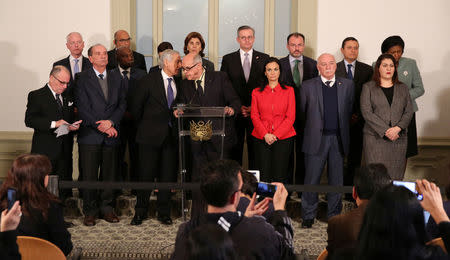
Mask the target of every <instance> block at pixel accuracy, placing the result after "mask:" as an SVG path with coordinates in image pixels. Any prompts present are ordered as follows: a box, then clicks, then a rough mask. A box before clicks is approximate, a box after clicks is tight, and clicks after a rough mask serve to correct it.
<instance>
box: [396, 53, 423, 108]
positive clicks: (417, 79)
mask: <svg viewBox="0 0 450 260" xmlns="http://www.w3.org/2000/svg"><path fill="white" fill-rule="evenodd" d="M397 72H398V80H399V81H401V82H403V83H405V85H406V86H408V89H409V94H410V96H411V101H412V106H413V110H414V112H416V111H417V110H419V108H418V107H417V103H416V98H418V97H420V96H422V95H423V94H424V93H425V89H424V88H423V82H422V77H421V76H420V71H419V68H418V67H417V63H416V61H415V60H413V59H410V58H406V57H401V58H400V60H399V61H398V67H397Z"/></svg>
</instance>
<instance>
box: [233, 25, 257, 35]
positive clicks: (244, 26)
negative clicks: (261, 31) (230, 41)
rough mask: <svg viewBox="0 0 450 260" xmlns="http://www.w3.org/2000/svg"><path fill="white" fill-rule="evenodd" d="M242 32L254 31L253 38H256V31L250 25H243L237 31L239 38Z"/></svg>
mask: <svg viewBox="0 0 450 260" xmlns="http://www.w3.org/2000/svg"><path fill="white" fill-rule="evenodd" d="M242 30H252V32H253V36H255V29H253V28H252V27H250V26H249V25H242V26H240V27H239V28H238V29H237V37H239V32H240V31H242Z"/></svg>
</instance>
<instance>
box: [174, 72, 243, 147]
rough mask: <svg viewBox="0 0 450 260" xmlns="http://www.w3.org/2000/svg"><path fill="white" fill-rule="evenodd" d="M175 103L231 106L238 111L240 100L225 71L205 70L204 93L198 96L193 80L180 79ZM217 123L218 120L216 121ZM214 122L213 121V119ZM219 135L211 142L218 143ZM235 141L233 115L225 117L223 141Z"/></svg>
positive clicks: (231, 142)
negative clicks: (179, 88)
mask: <svg viewBox="0 0 450 260" xmlns="http://www.w3.org/2000/svg"><path fill="white" fill-rule="evenodd" d="M175 101H176V102H174V103H175V104H179V103H182V104H194V105H200V106H202V107H225V106H229V107H232V108H233V110H234V113H235V115H236V113H237V112H238V111H240V107H241V102H240V100H239V96H238V95H237V94H236V92H235V91H234V89H233V87H232V86H231V82H230V81H229V80H228V77H227V75H226V74H225V73H223V72H219V71H206V72H205V86H204V94H203V95H202V96H199V95H198V93H197V90H196V86H195V82H194V81H193V80H187V79H184V80H182V81H181V91H180V93H179V94H178V95H177V98H176V100H175ZM218 123H219V122H218ZM213 124H214V121H213ZM219 139H220V137H219V136H214V137H213V138H212V141H213V143H214V144H215V145H216V147H217V145H218V144H219ZM236 141H237V139H236V133H235V129H234V116H233V117H227V118H226V122H225V142H226V144H227V145H232V144H235V143H236Z"/></svg>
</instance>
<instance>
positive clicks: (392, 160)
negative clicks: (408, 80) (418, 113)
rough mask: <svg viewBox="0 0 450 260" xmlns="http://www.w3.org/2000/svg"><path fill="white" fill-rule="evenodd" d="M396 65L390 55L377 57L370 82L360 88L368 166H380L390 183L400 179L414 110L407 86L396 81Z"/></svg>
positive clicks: (402, 173) (364, 149)
mask: <svg viewBox="0 0 450 260" xmlns="http://www.w3.org/2000/svg"><path fill="white" fill-rule="evenodd" d="M395 64H396V63H395V58H394V57H393V56H392V55H390V54H382V55H380V57H378V60H377V62H376V64H375V69H374V73H373V80H372V81H370V82H368V83H366V84H364V86H363V89H362V93H361V113H362V115H363V117H364V120H365V121H366V122H365V125H364V129H363V135H364V137H363V153H364V158H365V162H366V163H367V164H369V163H382V164H384V165H385V166H386V168H387V169H388V174H389V175H390V176H391V178H392V179H393V180H402V179H403V176H404V174H405V171H404V169H405V168H404V166H405V161H406V146H407V129H408V125H409V122H410V121H411V117H412V115H413V108H412V104H411V97H410V95H409V91H408V87H407V86H406V85H405V84H403V83H401V82H399V81H398V77H397V70H396V67H395Z"/></svg>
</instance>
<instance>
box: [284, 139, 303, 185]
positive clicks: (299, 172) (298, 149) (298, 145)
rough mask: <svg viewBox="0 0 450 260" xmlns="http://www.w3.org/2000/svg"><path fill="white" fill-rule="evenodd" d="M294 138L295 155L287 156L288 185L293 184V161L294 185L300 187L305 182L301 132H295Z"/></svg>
mask: <svg viewBox="0 0 450 260" xmlns="http://www.w3.org/2000/svg"><path fill="white" fill-rule="evenodd" d="M295 131H296V132H297V135H296V136H295V145H294V146H295V154H294V153H291V154H290V155H289V167H288V173H289V184H291V183H293V181H292V180H293V179H294V177H293V174H294V161H295V184H299V185H302V184H303V183H304V181H305V154H304V153H303V152H302V145H303V134H302V133H303V131H301V132H300V131H297V130H295Z"/></svg>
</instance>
